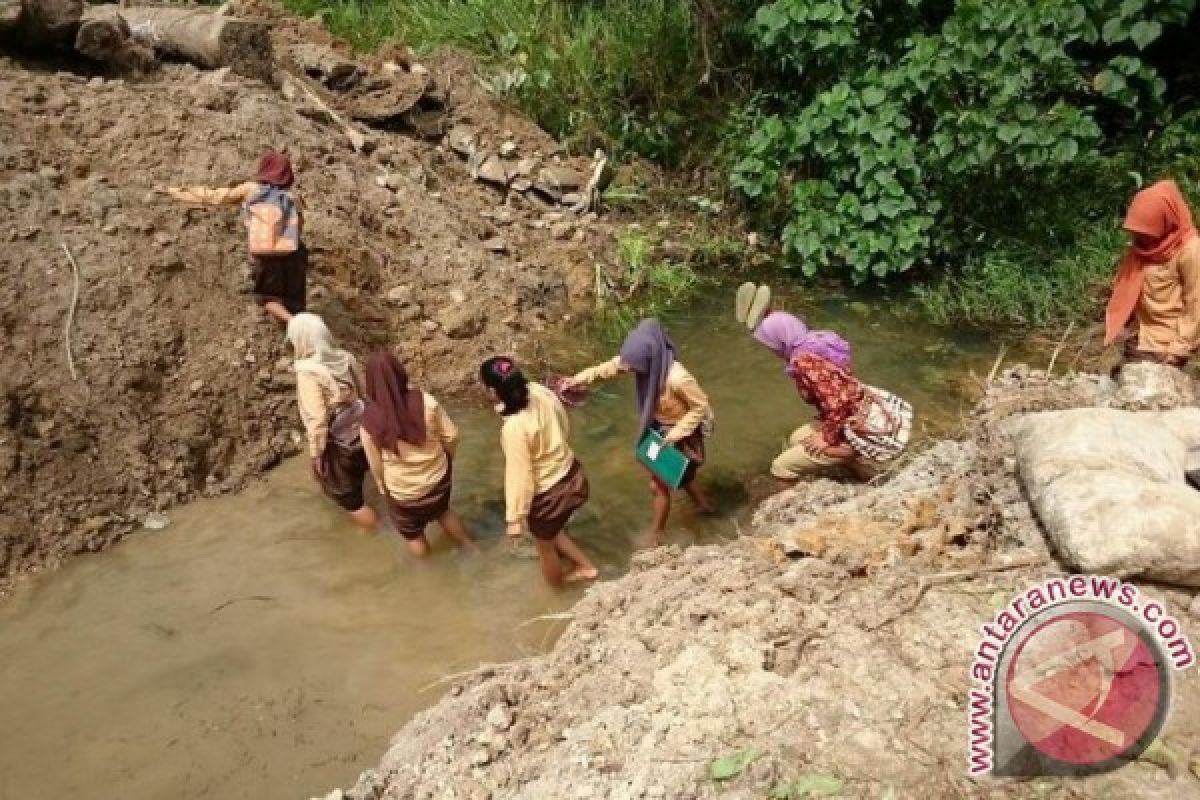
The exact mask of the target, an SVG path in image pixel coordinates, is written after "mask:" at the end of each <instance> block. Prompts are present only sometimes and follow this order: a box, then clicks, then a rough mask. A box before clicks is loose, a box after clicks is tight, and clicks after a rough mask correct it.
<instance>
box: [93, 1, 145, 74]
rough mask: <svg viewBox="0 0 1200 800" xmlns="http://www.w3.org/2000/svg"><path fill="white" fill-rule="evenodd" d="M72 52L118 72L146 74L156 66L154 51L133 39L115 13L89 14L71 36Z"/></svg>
mask: <svg viewBox="0 0 1200 800" xmlns="http://www.w3.org/2000/svg"><path fill="white" fill-rule="evenodd" d="M75 49H76V50H77V51H78V52H79V53H80V54H81V55H84V56H87V57H88V58H90V59H92V60H93V61H99V62H102V63H105V64H110V65H112V66H114V67H117V68H118V69H121V70H131V71H135V72H139V73H142V72H148V71H150V70H151V69H153V68H154V67H155V66H157V63H158V62H157V60H156V59H155V58H154V51H153V50H151V49H150V48H149V47H146V46H145V45H143V44H141V43H139V42H138V41H136V40H135V39H134V38H133V34H132V31H130V28H129V23H128V22H127V21H126V20H125V18H124V17H122V16H120V15H119V14H110V15H108V16H95V17H93V16H91V15H89V18H88V19H85V20H84V22H83V24H82V25H80V26H79V32H78V33H76V34H75Z"/></svg>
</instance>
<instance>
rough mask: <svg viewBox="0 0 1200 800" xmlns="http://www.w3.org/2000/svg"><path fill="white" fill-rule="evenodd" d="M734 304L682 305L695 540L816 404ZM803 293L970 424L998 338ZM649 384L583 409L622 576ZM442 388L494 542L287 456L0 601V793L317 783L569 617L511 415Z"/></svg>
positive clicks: (739, 497) (610, 392)
mask: <svg viewBox="0 0 1200 800" xmlns="http://www.w3.org/2000/svg"><path fill="white" fill-rule="evenodd" d="M731 305H732V304H731V302H730V301H729V293H728V292H725V291H721V292H719V293H717V292H714V296H713V297H712V298H711V299H710V300H706V301H702V302H700V303H698V304H696V305H694V306H693V307H691V308H689V309H688V310H686V311H685V312H683V313H680V314H678V315H674V316H672V317H670V318H668V319H667V320H666V322H667V325H668V328H669V330H670V332H671V334H672V336H673V338H674V340H675V343H676V345H677V347H678V348H679V350H680V353H679V355H680V360H681V361H682V362H683V363H684V364H686V365H687V366H688V368H689V369H691V371H692V372H693V373H694V374H695V375H696V376H697V378H698V379H699V381H700V383H701V385H702V386H703V387H704V388H705V390H706V391H707V392H708V394H709V396H710V399H711V400H712V403H713V406H714V409H715V411H716V421H717V422H716V432H715V434H714V437H713V438H712V440H710V442H709V446H708V453H709V462H708V464H707V465H706V466H705V468H704V470H703V471H702V472H701V473H700V475H701V479H702V481H703V482H704V484H705V485H706V486H707V487H709V488H710V491H711V493H712V494H713V496H714V497H715V499H716V500H717V503H718V505H719V506H720V508H721V513H720V514H719V515H718V516H716V517H701V516H698V515H695V514H693V513H692V512H691V509H690V508H689V506H688V501H687V499H686V497H684V496H682V494H681V495H680V496H679V497H678V498H677V500H676V505H675V510H674V512H673V514H672V519H671V525H670V531H669V535H668V541H670V542H674V543H678V544H684V545H686V544H692V543H696V542H711V541H716V540H719V539H722V538H730V537H732V536H734V535H736V533H735V531H736V528H735V523H736V522H737V521H739V520H740V521H741V522H742V523H744V522H745V521H746V519H747V518H748V516H749V511H750V507H749V506H750V504H749V500H748V494H747V490H746V488H745V487H746V485H747V483H748V482H749V481H750V480H751V479H753V478H756V477H757V476H761V475H763V474H764V473H765V471H766V468H767V466H768V464H769V463H770V460H771V459H772V458H773V457H774V455H775V453H776V452H777V449H778V447H779V445H780V442H781V440H782V439H783V437H785V436H786V435H787V434H788V433H789V432H790V431H791V429H792V428H794V427H796V426H797V425H799V424H800V423H801V422H803V421H804V419H805V418H806V417H807V416H808V412H807V411H806V409H805V407H804V406H803V404H802V403H801V401H800V399H799V398H798V396H797V394H796V391H795V389H794V388H793V387H792V385H791V383H790V381H789V380H787V379H786V377H785V376H784V374H783V371H782V366H781V363H780V362H779V361H777V360H776V359H774V358H773V357H772V356H771V355H770V354H769V353H767V352H766V351H765V350H763V349H762V348H761V347H760V346H758V345H757V344H755V343H754V342H753V341H752V340H751V339H750V337H749V336H747V335H746V333H745V331H744V330H740V329H739V328H738V326H737V325H736V323H735V322H734V320H733V318H732V317H733V314H732V312H731V309H730V307H731ZM784 305H785V307H786V305H787V304H784ZM798 305H799V303H798V302H796V303H793V304H792V307H797V306H798ZM800 310H801V311H802V312H803V313H804V314H805V316H806V317H807V318H808V319H809V321H810V323H813V324H815V325H817V326H829V327H834V328H836V329H838V330H839V331H841V332H842V333H843V334H844V335H845V336H846V337H847V338H848V339H849V340H850V341H851V342H852V344H853V345H854V347H855V364H856V369H857V371H858V372H859V374H860V375H861V376H862V377H863V378H864V380H867V381H868V382H871V383H876V384H878V385H880V386H884V387H887V388H890V389H893V390H895V391H897V392H899V393H901V394H902V395H904V396H905V397H907V398H908V399H910V400H911V401H912V402H913V403H914V405H915V406H916V407H917V409H918V415H919V418H920V421H921V424H922V428H923V432H924V434H925V435H929V434H931V433H932V434H936V433H939V432H944V431H946V430H950V429H953V428H954V427H955V426H956V425H957V424H958V420H959V415H960V412H961V410H962V408H963V406H964V402H965V401H964V400H963V398H962V396H961V394H960V392H959V391H958V389H957V386H958V385H959V380H958V379H961V378H963V377H964V376H965V375H966V373H967V371H968V370H969V369H973V370H974V371H975V373H976V374H980V375H986V374H987V372H988V370H989V369H990V367H991V362H992V359H993V358H994V354H995V347H996V343H995V342H992V341H989V339H988V338H986V337H984V336H979V335H963V336H958V335H956V336H953V337H947V334H946V332H945V331H941V330H937V329H931V328H927V327H923V326H921V325H919V324H915V323H913V322H912V321H909V320H900V319H896V318H894V317H891V316H889V315H887V314H886V313H884V312H882V311H880V310H877V309H867V308H865V307H863V306H862V304H861V303H849V302H847V300H846V299H845V298H839V297H830V298H828V299H827V300H826V301H825V305H823V306H821V307H811V306H803V307H801V308H800ZM551 352H553V353H554V357H553V358H552V359H551V361H552V363H553V364H555V366H557V367H558V368H559V370H560V371H562V372H567V371H573V370H574V369H576V368H580V367H583V366H587V365H589V364H590V363H592V362H593V361H595V360H599V359H602V358H608V357H609V356H610V355H611V353H610V352H608V349H607V348H604V349H597V348H596V347H595V346H590V345H584V344H581V343H580V342H578V341H576V342H570V341H567V342H558V343H557V344H555V345H554V346H553V348H552V350H551ZM532 377H540V376H532ZM632 389H633V387H632V380H631V379H630V378H624V379H621V380H618V381H616V382H614V383H611V384H608V385H606V386H602V387H599V388H598V390H597V391H595V392H593V394H592V396H591V398H590V400H589V402H588V403H587V405H586V406H585V407H584V408H582V409H579V410H576V411H573V412H572V424H573V431H572V440H573V444H574V445H575V449H576V451H577V453H578V455H579V457H580V459H581V460H582V461H583V462H584V464H585V465H586V467H587V470H588V473H589V476H590V479H591V483H592V501H591V503H590V504H589V505H588V506H587V507H586V508H585V509H584V510H583V511H581V512H580V513H579V514H578V515H577V516H576V519H575V522H574V523H573V525H572V532H573V535H574V536H575V538H576V539H577V540H578V541H579V542H580V543H581V544H582V546H583V547H584V548H585V549H586V550H588V551H589V552H590V553H591V554H592V555H593V556H594V557H595V558H596V559H597V561H598V563H599V564H600V565H601V567H602V570H603V572H604V576H605V577H613V576H616V575H619V574H620V573H621V572H622V571H623V570H624V569H625V567H626V565H627V564H628V561H629V557H630V553H631V552H632V549H633V543H634V542H635V540H636V539H637V538H638V537H639V536H640V535H641V534H643V533H644V531H645V528H646V525H647V521H648V516H649V496H648V493H647V487H646V480H645V478H644V476H643V474H642V473H641V471H640V469H639V468H637V467H636V466H635V465H634V461H633V456H632V452H631V445H632V441H633V426H634V423H635V418H634V411H633V403H632V399H631V398H632ZM447 405H448V406H449V407H450V409H451V413H452V415H453V416H454V418H455V419H456V421H457V422H458V423H459V426H460V427H461V428H462V430H463V440H462V444H461V446H460V450H459V456H458V459H457V461H456V464H455V478H456V483H455V506H456V507H457V509H458V510H459V511H460V513H461V514H462V515H463V517H464V518H465V519H466V520H467V521H468V523H469V524H470V525H471V526H472V527H473V528H474V530H475V532H476V534H477V536H478V537H479V539H480V541H481V545H482V554H481V555H478V556H473V557H469V556H459V555H458V554H457V553H455V552H453V551H452V550H451V549H450V548H449V547H448V546H447V544H446V543H445V541H444V540H442V539H441V537H440V535H438V534H433V536H432V537H431V538H432V539H433V541H434V543H435V554H434V556H433V557H432V558H431V559H429V560H427V561H425V562H417V561H415V560H413V559H411V558H409V557H407V555H406V554H405V553H404V551H403V546H402V543H400V542H399V541H398V540H396V539H395V538H394V537H393V536H391V535H380V534H376V535H370V534H365V533H362V532H360V531H358V530H356V529H355V528H354V527H353V526H352V525H350V524H349V522H348V520H347V519H346V517H345V516H344V515H342V514H341V513H340V512H339V511H338V510H337V509H335V507H334V506H333V505H332V504H331V503H329V502H327V501H326V500H325V499H324V498H323V497H322V496H321V495H320V494H319V492H318V491H317V490H316V488H315V486H314V485H313V484H312V482H311V480H310V479H309V477H308V472H307V465H306V464H305V463H302V460H293V461H292V462H289V463H287V464H285V465H284V466H283V467H281V468H280V469H278V470H276V471H274V472H273V473H272V474H271V475H269V476H268V477H267V479H266V480H264V481H261V482H259V483H257V484H255V485H254V486H252V487H251V488H250V489H248V490H247V491H245V492H243V493H241V494H239V495H237V496H231V497H221V498H215V499H206V500H201V501H199V502H196V503H193V504H191V505H189V506H186V507H183V508H179V509H175V510H173V511H171V512H170V514H169V516H170V518H171V525H170V526H169V527H168V528H167V529H165V530H162V531H157V532H151V531H147V532H144V533H140V534H138V535H135V536H131V537H129V538H128V539H126V540H125V541H124V542H123V543H121V544H120V545H118V546H117V547H115V548H113V549H112V550H110V551H108V552H106V553H102V554H99V555H90V556H78V557H76V558H75V559H73V560H72V561H71V562H70V563H68V564H67V565H66V566H65V567H64V568H62V569H60V570H58V571H56V572H53V573H51V574H48V575H44V576H41V577H39V578H37V579H35V580H32V581H30V582H28V583H27V584H25V585H23V586H21V587H19V588H18V590H17V591H16V592H15V593H14V595H13V596H12V597H10V598H7V599H5V600H3V601H2V602H0V708H2V709H3V710H4V725H3V726H0V800H17V799H18V798H20V800H28V798H37V799H38V800H41V798H47V800H48V799H49V798H67V797H71V798H82V799H85V800H90V799H91V798H96V799H97V800H99V799H100V798H121V800H162V798H173V799H177V800H178V799H186V798H219V799H220V800H229V799H231V798H254V799H255V800H275V799H276V798H278V799H279V800H284V799H285V798H286V799H287V800H295V799H296V798H307V797H311V796H314V795H318V794H323V793H325V792H327V791H328V790H329V789H330V788H332V787H334V786H344V785H348V784H349V783H352V782H353V781H354V779H355V778H356V777H357V774H358V773H359V772H360V771H361V770H362V769H364V768H366V767H369V766H372V765H374V764H375V763H377V761H378V759H379V757H380V756H381V754H382V753H383V751H384V750H385V749H386V747H387V742H388V739H389V737H390V736H391V735H392V734H393V733H395V732H396V731H397V730H398V729H399V728H400V727H401V726H402V725H403V724H404V722H406V721H407V720H408V719H409V718H410V717H411V716H412V715H413V714H414V713H416V712H417V711H419V710H421V709H422V708H424V707H426V706H428V705H430V704H431V703H433V702H434V701H436V699H437V698H438V696H439V694H440V692H441V691H442V688H443V687H442V685H440V684H438V685H431V684H436V682H437V681H438V680H439V678H442V677H444V676H446V675H448V674H450V673H454V672H457V671H461V670H468V669H471V668H473V667H475V666H476V665H478V664H479V663H481V662H488V661H498V660H505V659H512V658H516V657H520V656H523V655H528V654H532V653H537V652H542V651H544V650H546V649H548V648H549V647H550V646H551V645H552V643H553V639H554V637H555V636H556V635H557V634H558V633H559V631H560V630H561V628H562V625H563V624H565V623H564V622H563V621H561V620H555V619H535V618H537V617H541V616H543V615H550V614H555V613H557V612H561V611H563V610H565V609H567V608H568V607H569V606H570V605H571V604H572V603H573V602H574V600H576V599H577V598H578V596H579V595H578V590H576V591H574V592H564V593H555V592H553V591H551V590H549V589H547V588H546V587H544V586H543V584H542V581H541V578H540V575H539V573H538V569H537V564H536V562H535V561H533V560H530V559H529V558H526V557H522V556H519V555H514V554H512V553H511V552H510V551H509V550H508V548H507V547H506V546H505V545H504V544H503V543H502V542H501V541H500V539H501V532H502V516H503V500H502V490H501V474H502V473H501V469H502V464H501V456H500V451H499V419H498V418H497V417H496V415H495V414H494V413H493V412H492V411H491V410H490V409H487V408H485V407H482V406H474V407H473V406H471V405H470V404H469V399H466V400H464V401H463V402H460V403H453V402H451V403H448V404H447ZM433 530H434V529H432V528H431V532H432V531H433Z"/></svg>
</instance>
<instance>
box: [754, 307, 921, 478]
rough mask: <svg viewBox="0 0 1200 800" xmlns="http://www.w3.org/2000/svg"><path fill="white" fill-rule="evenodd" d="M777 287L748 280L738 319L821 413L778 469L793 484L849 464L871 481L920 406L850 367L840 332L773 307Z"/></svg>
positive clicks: (774, 466) (791, 443) (790, 445)
mask: <svg viewBox="0 0 1200 800" xmlns="http://www.w3.org/2000/svg"><path fill="white" fill-rule="evenodd" d="M769 298H770V290H769V289H768V288H767V287H765V286H763V287H754V285H753V284H745V285H743V286H742V287H741V288H740V289H739V290H738V294H737V299H736V301H735V304H734V305H735V316H736V318H737V320H738V322H741V323H743V324H745V325H746V327H747V329H749V330H750V331H752V332H753V335H754V339H755V341H757V342H758V343H759V344H761V345H763V346H764V347H766V348H767V349H768V350H770V351H771V352H772V353H774V354H775V355H776V356H778V357H779V358H781V359H783V361H784V363H785V364H786V367H785V368H784V371H785V372H786V373H787V375H788V377H790V378H791V379H792V380H793V381H794V382H795V384H796V388H797V390H799V392H800V396H801V397H803V398H804V400H805V402H807V403H810V404H811V405H812V406H813V407H814V408H815V409H816V411H817V421H818V423H819V424H818V425H816V426H814V425H803V426H801V427H800V428H797V429H796V430H795V431H793V432H792V434H791V435H790V436H789V437H788V441H787V447H785V448H784V451H783V452H782V453H780V454H779V456H778V457H777V458H776V459H775V460H774V461H773V462H772V463H771V474H772V475H773V476H774V477H775V478H776V479H777V480H779V481H780V482H781V483H782V484H784V486H791V485H793V484H795V483H796V482H797V481H799V480H800V479H801V478H803V477H804V476H805V475H810V474H812V473H814V472H820V471H824V470H828V469H830V468H832V467H837V466H844V467H847V468H848V469H850V471H851V472H852V473H853V474H854V475H856V476H857V477H859V478H860V479H862V480H868V479H870V478H871V477H873V476H874V475H875V474H876V473H877V472H878V470H879V467H880V465H881V464H882V463H883V462H885V461H888V460H890V459H893V458H895V457H896V456H897V455H899V454H900V453H901V452H902V451H903V449H904V447H905V445H907V443H908V439H909V437H910V435H911V432H912V406H910V405H909V404H908V403H906V402H905V401H903V400H901V399H900V398H899V397H896V396H895V395H893V394H891V393H890V392H886V391H883V390H882V389H876V388H875V387H872V386H867V385H866V384H864V383H863V382H862V381H860V380H859V379H858V378H857V377H855V375H854V373H853V372H852V371H851V369H850V345H849V344H847V342H846V340H845V339H843V338H842V337H841V336H838V335H837V334H836V333H834V332H832V331H813V330H809V328H808V326H807V325H805V324H804V323H803V322H802V321H801V320H800V319H799V318H798V317H796V316H794V315H792V314H788V313H786V312H783V311H768V309H767V302H768V300H769Z"/></svg>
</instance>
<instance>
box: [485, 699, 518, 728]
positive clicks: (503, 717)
mask: <svg viewBox="0 0 1200 800" xmlns="http://www.w3.org/2000/svg"><path fill="white" fill-rule="evenodd" d="M487 722H488V725H491V726H492V727H493V728H495V729H496V730H498V731H506V730H508V729H509V728H511V727H512V724H513V713H512V710H511V709H510V708H509V707H508V706H506V705H503V704H501V703H497V704H496V705H494V706H492V708H491V710H490V711H488V715H487Z"/></svg>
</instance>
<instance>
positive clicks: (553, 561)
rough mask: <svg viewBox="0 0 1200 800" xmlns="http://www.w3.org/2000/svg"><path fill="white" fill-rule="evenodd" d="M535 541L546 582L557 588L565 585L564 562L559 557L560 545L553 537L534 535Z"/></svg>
mask: <svg viewBox="0 0 1200 800" xmlns="http://www.w3.org/2000/svg"><path fill="white" fill-rule="evenodd" d="M533 543H534V544H535V545H536V546H537V554H538V562H539V563H540V564H541V567H542V577H543V578H545V579H546V583H548V584H550V585H551V586H552V587H554V588H555V589H561V588H562V587H563V583H564V581H563V569H562V562H561V561H560V560H559V558H558V547H557V546H556V545H555V543H554V540H553V539H542V538H539V537H537V536H535V537H533Z"/></svg>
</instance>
